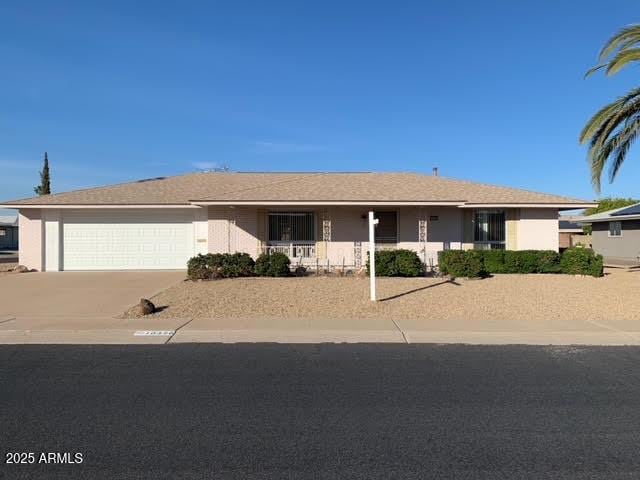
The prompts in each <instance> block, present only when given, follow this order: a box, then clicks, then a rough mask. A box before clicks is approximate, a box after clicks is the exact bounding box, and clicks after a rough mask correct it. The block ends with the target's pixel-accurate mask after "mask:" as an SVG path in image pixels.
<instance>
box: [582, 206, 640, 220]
mask: <svg viewBox="0 0 640 480" xmlns="http://www.w3.org/2000/svg"><path fill="white" fill-rule="evenodd" d="M639 207H640V203H634V204H633V205H627V206H626V207H620V208H615V209H613V210H607V211H606V212H599V213H594V214H593V215H589V216H586V217H583V218H582V220H580V223H594V222H608V221H610V220H611V221H614V220H615V221H619V220H636V219H638V218H640V211H638V209H639Z"/></svg>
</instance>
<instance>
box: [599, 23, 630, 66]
mask: <svg viewBox="0 0 640 480" xmlns="http://www.w3.org/2000/svg"><path fill="white" fill-rule="evenodd" d="M636 43H640V24H633V25H628V26H626V27H624V28H623V29H621V30H619V31H618V32H616V34H615V35H614V36H613V37H611V38H610V39H609V40H608V41H607V43H605V44H604V47H602V50H601V51H600V56H599V58H600V61H601V62H604V61H605V59H606V58H607V57H609V56H610V55H611V54H612V53H613V52H615V51H616V50H617V49H618V48H621V47H623V46H624V48H628V47H629V46H631V45H634V44H636Z"/></svg>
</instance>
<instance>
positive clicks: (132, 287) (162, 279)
mask: <svg viewBox="0 0 640 480" xmlns="http://www.w3.org/2000/svg"><path fill="white" fill-rule="evenodd" d="M184 278H185V273H184V272H180V271H158V272H156V271H154V272H51V273H22V274H5V275H2V276H0V321H2V320H3V319H4V320H7V319H9V318H17V319H22V318H44V317H58V318H82V319H84V320H91V319H93V318H109V317H111V318H112V317H114V316H116V315H119V314H121V313H122V312H124V311H125V310H126V309H127V308H128V307H130V306H132V305H133V304H135V303H137V302H138V301H140V298H142V297H145V298H149V297H151V296H153V295H154V294H156V293H158V292H159V291H160V290H164V289H165V288H167V287H169V286H171V285H173V284H175V283H177V282H180V281H181V280H182V279H184Z"/></svg>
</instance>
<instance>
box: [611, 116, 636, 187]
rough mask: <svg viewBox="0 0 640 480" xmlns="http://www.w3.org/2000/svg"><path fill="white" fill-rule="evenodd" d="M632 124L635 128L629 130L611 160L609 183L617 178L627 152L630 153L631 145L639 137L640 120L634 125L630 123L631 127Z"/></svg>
mask: <svg viewBox="0 0 640 480" xmlns="http://www.w3.org/2000/svg"><path fill="white" fill-rule="evenodd" d="M632 126H633V127H634V128H631V129H630V130H629V132H628V133H627V134H626V135H624V139H623V140H622V141H621V142H620V144H619V145H618V147H617V148H616V151H615V154H614V156H613V160H612V161H611V165H610V166H609V183H611V182H613V181H614V180H615V178H616V175H618V171H619V170H620V167H621V166H622V164H623V163H624V160H625V159H626V158H627V153H629V149H630V148H631V145H633V142H635V141H636V139H637V138H638V134H640V120H637V121H636V122H634V123H633V125H630V127H632Z"/></svg>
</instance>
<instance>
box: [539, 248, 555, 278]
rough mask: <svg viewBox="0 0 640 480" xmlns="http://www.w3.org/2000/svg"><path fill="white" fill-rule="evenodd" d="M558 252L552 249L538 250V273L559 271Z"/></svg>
mask: <svg viewBox="0 0 640 480" xmlns="http://www.w3.org/2000/svg"><path fill="white" fill-rule="evenodd" d="M560 271H561V268H560V254H559V253H558V252H555V251H553V250H538V273H560Z"/></svg>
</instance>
